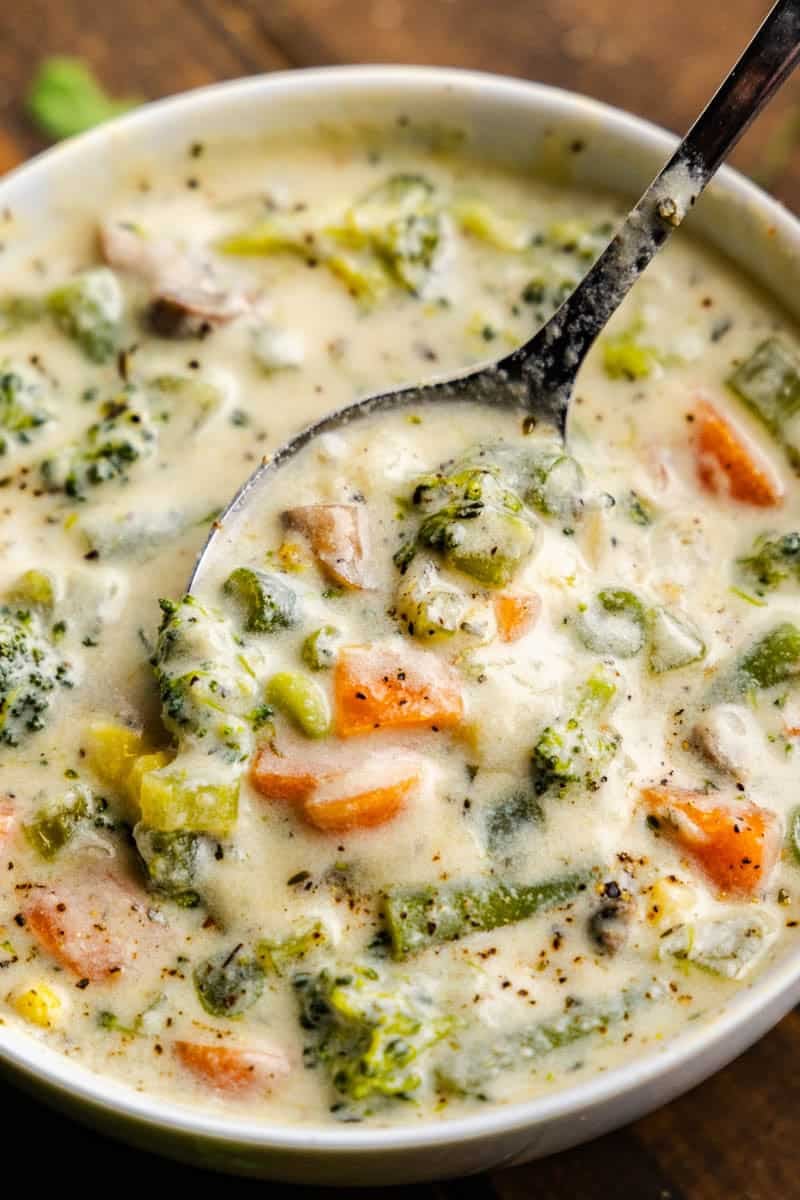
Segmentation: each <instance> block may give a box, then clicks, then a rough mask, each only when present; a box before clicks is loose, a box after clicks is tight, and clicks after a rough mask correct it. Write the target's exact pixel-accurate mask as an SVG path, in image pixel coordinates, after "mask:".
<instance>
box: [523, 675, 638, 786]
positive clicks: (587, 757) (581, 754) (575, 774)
mask: <svg viewBox="0 0 800 1200" xmlns="http://www.w3.org/2000/svg"><path fill="white" fill-rule="evenodd" d="M615 694H616V687H615V685H614V684H613V683H612V682H611V681H610V680H609V679H607V678H606V677H605V676H603V675H601V674H599V673H598V674H595V675H593V676H591V677H590V678H589V679H588V680H587V682H586V684H585V685H584V687H583V689H582V690H581V692H580V693H579V695H578V699H577V702H576V705H575V709H574V711H573V712H572V714H571V715H570V716H568V717H566V718H562V719H561V720H560V721H557V722H554V723H553V724H552V725H548V726H547V727H546V728H545V729H543V730H542V732H541V734H540V735H539V739H538V741H537V742H536V745H535V746H534V748H533V753H532V755H531V782H532V784H533V789H534V792H535V793H536V795H537V796H544V795H547V794H548V793H553V794H555V795H557V796H564V795H565V794H566V792H567V791H568V790H569V789H570V788H573V787H580V788H585V789H587V790H588V791H596V790H597V789H598V788H599V787H600V785H601V783H602V781H603V770H604V768H605V767H606V765H607V764H608V763H609V762H610V760H611V759H612V758H613V757H614V755H615V754H616V752H617V750H618V749H619V745H620V738H619V735H618V734H617V733H615V732H614V731H613V730H612V729H610V728H609V727H608V725H607V724H606V723H605V722H604V721H602V720H600V718H602V717H603V714H604V713H605V712H606V711H607V709H608V708H609V706H610V705H611V702H612V700H613V699H614V696H615Z"/></svg>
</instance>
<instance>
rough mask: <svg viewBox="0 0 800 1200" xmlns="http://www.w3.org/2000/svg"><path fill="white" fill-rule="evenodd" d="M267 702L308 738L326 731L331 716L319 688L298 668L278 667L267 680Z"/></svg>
mask: <svg viewBox="0 0 800 1200" xmlns="http://www.w3.org/2000/svg"><path fill="white" fill-rule="evenodd" d="M266 696H267V703H268V704H270V705H273V706H274V707H275V708H277V709H279V710H280V711H281V712H283V713H284V714H285V715H286V716H287V717H288V718H289V719H290V720H291V721H292V723H293V724H294V725H296V726H297V728H298V729H299V730H300V732H301V733H304V734H305V735H306V737H309V738H323V737H327V735H328V734H329V733H330V726H331V716H330V707H329V705H328V700H327V697H326V695H325V693H324V692H323V690H322V688H321V687H320V686H319V684H318V683H317V682H316V680H314V679H312V678H311V676H310V675H304V674H303V673H302V672H301V671H278V673H277V674H276V675H273V676H272V678H271V679H270V681H269V683H268V684H267V692H266Z"/></svg>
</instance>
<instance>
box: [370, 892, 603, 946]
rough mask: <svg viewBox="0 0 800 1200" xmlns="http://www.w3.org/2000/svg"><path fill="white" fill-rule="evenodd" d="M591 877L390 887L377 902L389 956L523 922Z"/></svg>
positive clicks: (566, 897) (557, 902)
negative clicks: (387, 936)
mask: <svg viewBox="0 0 800 1200" xmlns="http://www.w3.org/2000/svg"><path fill="white" fill-rule="evenodd" d="M592 877H593V876H592V872H591V871H579V872H574V873H573V874H571V875H565V876H563V877H561V878H557V879H549V880H546V881H545V882H544V883H535V884H526V883H512V884H509V883H497V882H494V881H485V882H481V883H475V884H469V883H465V884H448V885H446V886H443V887H436V886H434V885H433V884H431V885H429V886H427V887H419V888H416V887H414V888H392V889H390V890H389V891H388V892H387V894H386V896H385V898H384V903H383V916H384V919H385V922H386V928H387V931H388V934H389V942H390V946H391V952H392V957H393V958H396V959H403V958H408V957H409V956H410V955H412V954H417V953H419V952H420V951H421V950H427V949H428V948H429V947H430V946H436V945H438V944H439V943H440V942H452V941H455V940H456V939H457V938H462V937H467V936H468V935H469V934H471V933H479V932H483V931H486V930H490V929H498V928H500V927H501V926H503V925H511V924H514V923H515V922H517V921H524V920H526V919H527V918H528V917H532V916H534V915H535V914H536V913H538V912H543V911H546V910H547V909H550V908H556V907H558V906H559V905H561V904H566V903H567V902H568V901H571V900H573V899H574V898H575V896H577V895H578V894H579V893H580V892H583V891H586V888H587V887H588V885H589V883H590V882H591V879H592Z"/></svg>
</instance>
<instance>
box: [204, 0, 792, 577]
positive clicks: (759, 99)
mask: <svg viewBox="0 0 800 1200" xmlns="http://www.w3.org/2000/svg"><path fill="white" fill-rule="evenodd" d="M798 60H800V0H778V3H777V4H775V6H774V7H773V8H772V9H771V10H770V12H769V14H768V16H767V17H766V19H765V21H764V23H763V25H762V26H761V28H760V29H759V30H758V32H757V33H756V35H755V37H754V38H753V40H752V41H751V43H750V45H749V46H748V47H747V49H746V50H745V52H744V54H743V55H742V56H741V58H740V59H739V61H738V62H737V63H736V65H735V67H734V68H733V69H732V71H731V72H730V74H729V75H728V76H727V77H726V79H725V80H724V82H723V83H722V85H721V87H720V88H719V90H718V91H717V93H716V95H715V96H714V98H713V99H712V100H711V102H710V103H709V104H708V106H707V107H706V108H705V109H704V110H703V112H702V113H701V114H700V116H699V117H698V118H697V120H696V121H695V123H694V125H693V126H692V128H691V129H690V130H689V132H688V133H687V135H686V137H685V138H684V139H683V141H682V142H681V143H680V145H679V146H678V148H677V150H676V151H675V153H674V154H673V155H672V157H671V158H670V160H669V162H667V164H666V165H665V166H664V168H663V170H662V171H661V172H660V173H659V174H658V175H657V176H656V178H655V179H654V180H653V182H652V183H651V184H650V186H649V188H648V189H647V191H646V192H645V193H644V195H643V196H642V198H641V200H640V201H639V203H638V204H637V205H636V207H635V208H633V209H632V210H631V211H630V213H629V214H628V216H627V217H626V219H625V221H624V222H623V224H622V225H621V227H620V228H619V230H618V231H617V233H616V235H615V236H614V238H613V240H612V241H611V242H610V244H609V245H608V246H607V247H606V249H605V250H604V251H603V253H602V254H601V255H600V257H599V258H598V259H597V261H596V262H595V263H594V265H593V266H592V267H591V269H590V270H589V271H588V273H587V274H586V275H585V276H584V278H583V279H582V281H581V282H580V283H579V284H578V286H577V287H576V289H575V291H574V292H573V293H572V294H571V295H570V296H569V297H568V298H567V299H566V300H565V301H564V303H563V304H562V305H561V307H560V308H559V309H558V311H557V312H556V313H555V314H554V315H553V316H552V317H551V318H550V320H549V321H548V322H547V324H546V325H544V326H543V327H542V328H541V329H540V330H539V331H538V333H536V334H535V335H534V336H533V337H532V338H531V340H530V341H528V342H526V343H525V345H523V346H521V347H520V348H519V349H518V350H515V351H514V352H513V354H510V355H508V356H507V357H506V358H503V359H500V361H499V362H494V363H488V364H486V365H484V366H482V367H479V368H477V369H475V368H473V369H471V370H469V371H467V372H465V373H464V374H462V375H460V376H457V377H456V378H453V379H447V380H440V381H438V382H433V383H428V384H424V385H421V386H419V387H409V388H402V389H400V390H397V391H393V392H387V393H385V394H383V395H380V396H368V397H366V398H365V399H363V400H359V401H357V402H356V403H354V404H350V405H348V406H347V407H346V408H342V409H339V410H338V411H337V412H333V413H331V414H329V415H328V416H327V417H323V418H322V420H320V421H317V422H315V424H313V425H309V426H307V427H306V428H305V429H303V430H302V431H301V432H300V433H298V434H297V435H296V436H295V437H293V438H292V439H291V440H290V441H288V442H286V443H284V445H283V446H281V447H280V449H279V450H278V451H277V452H276V453H275V454H274V455H273V456H272V458H270V459H266V460H265V461H264V462H263V463H262V465H261V466H260V467H258V468H257V470H256V471H255V472H254V473H253V474H252V475H251V476H250V478H249V479H248V480H247V482H246V483H245V484H244V485H243V487H242V488H240V490H239V491H238V492H237V494H236V496H235V497H234V498H233V500H232V501H231V503H230V504H229V505H228V507H227V509H226V510H225V512H224V513H223V514H222V515H221V517H220V518H219V520H218V521H216V522H215V523H214V527H213V529H212V531H211V533H210V535H209V537H208V540H207V542H206V544H205V546H204V548H203V550H202V552H201V554H200V557H199V558H198V560H197V562H196V563H195V567H194V570H193V572H192V576H191V579H190V580H189V588H190V590H191V588H192V587H194V586H195V584H196V583H197V581H198V579H199V577H200V574H201V572H205V570H207V569H208V566H209V563H210V559H211V558H213V553H214V548H215V545H216V544H217V543H219V542H220V535H221V532H222V531H223V530H224V529H225V527H226V525H227V524H228V522H229V521H231V520H232V519H233V518H235V517H236V518H238V517H239V516H240V515H241V513H242V511H243V510H244V509H245V508H246V507H247V506H249V505H250V504H251V503H252V502H253V501H254V500H255V499H256V497H257V495H258V493H259V492H260V491H261V489H262V488H264V487H266V486H269V483H270V480H271V479H272V477H273V476H274V473H275V472H276V471H278V470H280V468H281V467H282V466H283V465H284V464H285V463H286V462H288V461H289V459H291V458H293V457H294V455H295V454H297V452H298V451H299V450H302V449H303V447H304V446H307V445H308V444H309V442H311V441H313V439H314V438H316V437H319V436H320V434H323V433H329V432H330V431H332V430H335V429H340V428H341V427H342V426H344V425H348V424H350V422H352V421H356V420H359V419H360V418H362V417H367V416H373V415H374V414H375V413H378V412H386V411H388V410H391V409H394V408H398V407H400V406H407V405H412V404H413V405H414V406H415V407H416V406H419V405H422V404H431V403H436V404H438V403H442V402H452V401H455V400H457V401H461V402H464V401H467V402H472V403H475V404H483V405H487V406H490V405H499V406H501V407H506V408H507V407H514V408H517V409H520V410H521V411H522V412H523V413H525V414H527V416H528V417H529V418H530V419H531V420H532V421H534V422H536V423H537V424H538V423H540V422H541V423H546V424H548V425H551V426H553V427H554V428H555V430H556V431H557V433H558V434H559V435H560V436H561V437H562V438H564V437H565V436H566V428H567V417H568V415H569V404H570V400H571V398H572V392H573V388H574V385H575V378H576V376H577V374H578V371H579V369H580V367H581V364H582V363H583V360H584V359H585V357H586V354H587V353H588V351H589V349H590V347H591V346H592V344H593V343H594V341H595V340H596V339H597V337H598V335H599V334H600V333H601V332H602V331H603V329H604V328H605V326H606V324H607V323H608V320H609V318H610V317H611V316H612V315H613V313H614V312H615V311H616V310H617V308H618V307H619V305H620V304H621V303H622V301H623V300H624V299H625V297H626V296H627V294H628V292H629V291H630V289H631V288H632V287H633V285H634V284H635V283H636V281H637V279H638V278H639V276H640V275H641V274H642V272H643V271H644V270H645V268H646V267H647V266H648V264H649V263H650V261H651V259H652V258H653V257H654V255H655V254H656V253H657V252H658V251H659V250H660V249H661V247H662V246H663V245H664V243H665V242H666V241H667V239H668V238H669V236H670V234H671V233H673V232H674V230H676V229H677V228H678V226H679V225H680V224H681V222H682V221H683V219H684V217H685V216H686V214H687V212H688V211H689V209H690V208H691V207H692V205H693V204H694V202H695V200H696V199H697V197H698V196H699V195H700V193H701V192H702V191H703V188H704V187H705V186H706V184H707V183H708V182H709V180H710V179H711V178H712V177H713V175H714V174H715V173H716V171H717V168H718V167H719V165H720V163H721V162H722V161H723V159H724V158H725V157H726V156H727V155H728V153H729V152H730V151H731V150H732V149H733V147H734V146H735V145H736V143H737V142H738V140H739V138H740V137H741V136H742V134H743V133H744V131H745V130H746V129H747V127H748V126H749V124H750V122H751V121H752V120H753V118H754V117H755V116H756V115H757V114H758V113H759V112H760V111H761V109H762V108H763V107H764V105H765V104H766V103H767V102H768V101H769V100H770V98H771V97H772V95H773V94H774V92H775V91H776V90H777V89H778V88H779V87H780V86H781V84H782V83H783V82H784V81H785V80H786V79H787V78H788V76H789V75H790V73H791V72H792V71H793V70H794V68H795V67H796V66H797V63H798Z"/></svg>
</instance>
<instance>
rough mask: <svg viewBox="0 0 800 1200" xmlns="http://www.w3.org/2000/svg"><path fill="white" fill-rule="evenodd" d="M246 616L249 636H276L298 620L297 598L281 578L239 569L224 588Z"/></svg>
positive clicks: (226, 581) (245, 624)
mask: <svg viewBox="0 0 800 1200" xmlns="http://www.w3.org/2000/svg"><path fill="white" fill-rule="evenodd" d="M222 590H223V592H224V593H225V595H226V596H230V597H231V599H233V600H235V601H236V603H237V604H238V606H239V608H240V610H241V611H242V613H243V616H244V628H245V630H246V632H247V633H274V632H275V630H276V629H288V628H289V627H290V626H291V625H294V624H296V622H297V620H298V611H297V610H298V604H297V596H296V595H295V593H294V592H293V591H292V589H291V588H290V587H289V586H288V585H287V584H285V583H284V582H283V580H282V579H280V578H279V577H278V576H277V575H271V574H268V573H267V572H266V571H257V570H255V569H254V568H252V567H237V568H236V569H235V570H234V571H232V572H231V573H230V575H229V576H228V578H227V579H226V580H225V583H224V584H223V588H222Z"/></svg>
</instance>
